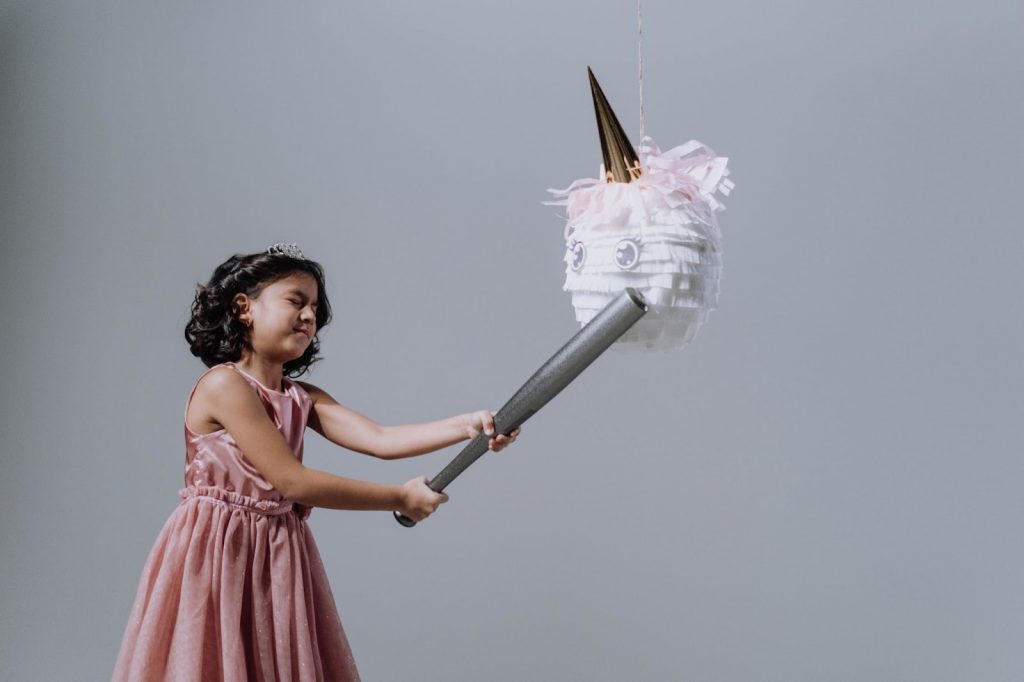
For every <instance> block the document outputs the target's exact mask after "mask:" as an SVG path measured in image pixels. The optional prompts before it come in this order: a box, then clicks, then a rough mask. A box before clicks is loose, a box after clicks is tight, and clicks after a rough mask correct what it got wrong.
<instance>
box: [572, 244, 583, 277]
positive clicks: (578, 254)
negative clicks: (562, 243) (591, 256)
mask: <svg viewBox="0 0 1024 682" xmlns="http://www.w3.org/2000/svg"><path fill="white" fill-rule="evenodd" d="M569 251H570V252H571V253H572V260H571V261H570V266H571V267H572V270H573V272H579V271H580V268H582V267H583V263H584V262H585V261H586V260H587V249H586V247H585V246H583V242H573V243H572V244H570V245H569Z"/></svg>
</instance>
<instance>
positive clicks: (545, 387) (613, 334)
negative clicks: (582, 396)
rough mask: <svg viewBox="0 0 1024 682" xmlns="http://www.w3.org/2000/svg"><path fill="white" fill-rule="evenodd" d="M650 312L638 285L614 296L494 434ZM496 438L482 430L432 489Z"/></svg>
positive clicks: (510, 427) (501, 413)
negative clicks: (492, 438) (491, 439)
mask: <svg viewBox="0 0 1024 682" xmlns="http://www.w3.org/2000/svg"><path fill="white" fill-rule="evenodd" d="M646 312H647V301H645V300H644V297H643V296H642V295H641V294H640V292H639V291H637V290H636V289H633V288H632V287H627V288H626V290H625V291H623V292H622V293H621V294H620V295H619V296H617V297H616V298H614V299H612V301H611V302H610V303H608V305H606V306H605V307H604V308H603V309H602V310H601V311H600V312H598V313H597V315H595V316H594V318H593V319H592V320H591V321H590V322H589V323H587V324H586V325H585V326H584V327H583V328H582V329H580V330H579V331H578V332H576V334H575V335H574V336H573V337H572V338H571V339H569V341H568V342H566V344H565V345H564V346H562V347H561V349H559V351H558V352H557V353H555V354H554V355H552V356H551V358H550V359H549V360H548V361H547V362H545V363H544V364H543V365H541V368H540V369H538V370H537V371H536V372H534V374H533V376H532V377H530V378H529V379H528V380H527V381H526V383H525V384H523V385H522V386H521V387H520V388H519V390H518V391H516V392H515V395H513V396H512V397H511V398H510V399H509V401H508V402H507V403H505V404H504V406H502V408H501V409H500V410H498V411H497V413H495V415H494V432H495V434H498V433H503V434H506V435H508V434H509V433H512V432H513V431H515V430H516V429H517V428H518V427H519V426H520V425H521V424H522V423H523V422H525V421H526V420H527V419H529V418H530V417H532V416H533V415H534V414H535V413H536V412H537V411H538V410H540V408H542V407H544V405H546V404H547V403H548V401H550V400H551V399H552V398H554V397H555V396H556V395H558V394H559V393H560V392H561V391H562V389H563V388H565V387H566V386H568V385H569V384H570V383H572V381H573V379H575V378H576V377H578V376H579V375H580V373H581V372H583V370H585V369H586V368H587V367H588V366H589V365H590V363H592V362H593V361H594V360H596V359H597V358H598V356H600V355H601V353H604V352H605V351H606V350H608V347H609V346H611V345H612V344H613V343H615V341H616V339H618V338H619V337H620V336H622V335H623V334H625V333H626V331H627V330H628V329H629V328H630V327H632V326H633V325H634V324H636V321H637V320H639V319H640V318H641V317H643V316H644V314H645V313H646ZM490 438H491V436H488V435H487V434H486V433H484V432H483V431H481V432H480V433H479V434H477V436H476V437H475V438H473V440H471V441H470V442H469V444H467V445H466V447H465V448H463V450H462V452H460V453H459V454H458V455H456V457H455V459H453V460H452V461H451V462H450V463H449V464H448V466H446V467H445V468H444V469H442V470H441V473H439V474H438V475H437V476H435V477H434V478H433V479H431V481H430V482H429V483H428V484H427V485H428V486H429V487H430V489H431V490H433V491H435V492H441V491H442V490H444V489H445V488H446V487H447V486H448V484H449V483H451V482H452V481H454V480H455V478H456V477H457V476H458V475H459V474H461V473H462V472H463V471H465V470H466V468H467V467H468V466H469V465H470V464H472V463H473V462H475V461H476V460H477V459H479V458H480V456H481V455H483V454H484V453H485V452H487V442H488V440H489V439H490ZM394 514H395V519H396V520H397V521H398V522H399V523H400V524H402V525H403V526H405V527H406V528H412V527H413V526H415V525H416V522H415V521H413V520H412V519H410V518H409V517H408V516H405V515H404V514H402V513H400V512H394Z"/></svg>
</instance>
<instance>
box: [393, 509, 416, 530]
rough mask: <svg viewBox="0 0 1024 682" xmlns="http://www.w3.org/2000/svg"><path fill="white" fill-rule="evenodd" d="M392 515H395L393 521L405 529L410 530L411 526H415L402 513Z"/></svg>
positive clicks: (414, 523) (413, 522)
mask: <svg viewBox="0 0 1024 682" xmlns="http://www.w3.org/2000/svg"><path fill="white" fill-rule="evenodd" d="M394 514H395V521H398V522H399V523H400V524H402V525H403V526H405V527H406V528H412V527H413V526H415V525H416V522H415V521H413V520H412V519H410V518H409V517H408V516H406V515H405V514H403V513H402V512H394Z"/></svg>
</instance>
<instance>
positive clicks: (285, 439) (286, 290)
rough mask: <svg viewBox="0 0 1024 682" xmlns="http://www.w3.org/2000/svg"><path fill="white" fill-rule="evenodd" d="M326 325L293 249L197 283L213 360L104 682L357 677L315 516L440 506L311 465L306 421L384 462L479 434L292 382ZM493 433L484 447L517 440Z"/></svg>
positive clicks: (414, 514) (195, 349) (311, 272)
mask: <svg viewBox="0 0 1024 682" xmlns="http://www.w3.org/2000/svg"><path fill="white" fill-rule="evenodd" d="M330 320H331V308H330V304H329V303H328V300H327V292H326V290H325V286H324V275H323V270H322V269H321V267H320V265H319V264H317V263H315V262H314V261H311V260H307V259H306V258H305V257H304V256H303V255H302V253H301V252H300V251H299V250H298V248H297V247H295V246H294V245H282V244H275V245H274V246H272V247H270V248H269V249H268V250H267V252H265V253H255V254H250V255H247V256H240V255H236V256H232V257H231V258H229V259H228V260H226V261H225V262H224V263H222V264H221V265H220V266H218V267H217V269H216V270H215V271H214V273H213V276H212V277H211V278H210V281H209V282H208V283H207V284H206V286H200V287H198V289H197V293H196V297H195V302H194V303H193V304H192V319H191V320H189V322H188V324H187V325H186V327H185V338H186V339H187V340H188V342H189V346H190V348H191V350H192V353H193V354H194V355H196V356H198V357H199V358H200V359H202V361H203V362H204V363H205V364H206V365H207V366H208V367H210V369H209V370H207V372H206V373H205V374H203V375H202V377H200V379H199V381H198V382H197V384H196V386H195V388H194V389H193V390H192V393H191V395H190V396H189V399H188V401H187V402H186V405H185V488H184V489H183V490H182V491H181V492H180V493H179V495H180V496H181V497H182V502H181V504H180V505H179V506H178V508H177V509H175V511H174V513H172V514H171V517H170V519H168V521H167V523H166V524H165V525H164V527H163V530H162V531H161V532H160V535H159V537H158V538H157V540H156V543H155V545H154V546H153V549H152V551H151V552H150V554H149V559H148V560H147V561H146V565H145V568H144V569H143V571H142V580H141V581H140V583H139V589H138V592H137V594H136V597H135V604H134V606H133V607H132V611H131V617H130V619H129V622H128V626H127V628H126V629H125V634H124V640H123V642H122V644H121V651H120V654H119V655H118V658H117V664H116V667H115V669H114V679H115V680H165V679H166V680H203V681H204V682H208V681H211V680H268V681H269V680H282V681H283V680H295V681H298V680H303V681H305V680H332V681H334V680H358V679H359V674H358V672H357V671H356V666H355V663H354V662H353V660H352V654H351V652H350V651H349V646H348V641H347V639H346V638H345V632H344V630H343V629H342V626H341V621H340V620H339V619H338V613H337V610H336V608H335V605H334V598H333V596H332V595H331V588H330V586H329V585H328V583H327V574H326V573H325V571H324V568H323V564H322V563H321V561H320V555H319V553H318V551H317V547H316V544H315V543H314V542H313V536H312V534H311V532H310V530H309V527H308V526H307V525H306V522H305V521H306V518H307V517H308V516H309V513H310V509H311V508H312V507H327V508H329V509H367V510H381V511H391V510H397V511H400V512H401V513H403V514H405V515H406V516H408V517H411V518H412V519H415V520H417V521H422V520H423V519H425V518H426V517H427V516H429V515H430V514H432V513H433V512H435V511H436V510H437V508H438V506H439V505H440V504H442V503H443V502H445V501H447V500H448V496H447V495H445V494H443V493H436V492H434V491H432V490H431V489H430V488H429V487H428V486H427V484H426V477H425V476H420V477H419V478H416V479H413V480H411V481H408V482H407V483H405V484H404V485H381V484H376V483H368V482H364V481H356V480H352V479H348V478H342V477H341V476H335V475H333V474H329V473H326V472H323V471H316V470H313V469H308V468H306V467H305V466H303V464H302V436H303V432H304V431H305V428H306V426H307V425H308V426H310V427H311V428H313V430H315V431H316V432H318V433H320V434H321V435H322V436H324V437H325V438H327V439H328V440H330V441H333V442H334V443H337V444H338V445H341V446H343V447H346V448H348V449H350V450H355V451H357V452H360V453H364V454H367V455H371V456H374V457H379V458H381V459H400V458H403V457H412V456H415V455H422V454H424V453H427V452H432V451H434V450H437V449H439V448H443V447H446V446H448V445H452V444H453V443H457V442H459V441H461V440H464V439H467V438H473V437H475V436H476V435H477V434H478V433H479V432H480V431H481V430H484V431H485V432H486V433H488V434H493V431H494V418H493V415H492V413H491V412H490V411H488V410H480V411H477V412H473V413H471V414H463V415H458V416H455V417H451V418H448V419H442V420H440V421H435V422H430V423H426V424H410V425H406V426H390V427H388V426H381V425H379V424H377V423H375V422H374V421H372V420H370V419H368V418H367V417H364V416H363V415H361V414H358V413H356V412H354V411H353V410H350V409H348V408H347V407H344V406H343V405H341V404H339V403H338V402H336V401H335V400H334V399H333V398H331V396H330V395H328V394H327V393H326V392H325V391H323V390H321V389H319V388H317V387H316V386H313V385H312V384H309V383H305V382H300V381H294V380H292V379H291V378H289V377H297V376H299V375H301V374H303V373H304V372H305V371H306V370H307V369H308V368H309V366H310V365H311V364H313V363H314V362H315V361H316V360H318V359H319V358H318V353H319V350H320V344H319V342H318V340H317V334H318V332H319V331H320V330H322V329H323V328H324V327H325V326H326V325H327V324H328V322H330ZM518 433H519V429H516V430H515V431H514V432H512V433H511V434H509V435H507V436H505V435H500V434H499V435H495V436H494V437H492V438H491V439H490V441H489V443H490V449H491V450H494V451H498V450H501V449H502V448H504V447H505V446H506V445H508V444H509V443H511V442H512V441H514V440H515V439H516V436H517V435H518Z"/></svg>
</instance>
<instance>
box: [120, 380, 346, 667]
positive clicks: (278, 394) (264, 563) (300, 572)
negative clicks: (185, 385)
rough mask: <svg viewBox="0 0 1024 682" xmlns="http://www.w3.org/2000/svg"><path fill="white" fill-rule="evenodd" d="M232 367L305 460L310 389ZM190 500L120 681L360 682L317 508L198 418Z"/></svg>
mask: <svg viewBox="0 0 1024 682" xmlns="http://www.w3.org/2000/svg"><path fill="white" fill-rule="evenodd" d="M224 364H225V365H227V366H229V367H232V368H234V369H235V370H236V371H238V372H239V373H240V374H242V376H243V377H245V379H246V380H247V381H248V382H249V383H250V384H251V385H252V386H253V388H255V389H256V392H257V393H258V394H259V396H260V400H261V401H262V402H263V405H264V407H265V408H266V410H267V414H268V415H269V416H270V418H271V419H272V420H273V421H274V424H275V425H276V426H277V428H278V429H279V430H280V431H281V433H282V434H284V437H285V438H286V439H287V441H288V444H289V445H290V446H291V449H292V452H294V453H295V457H296V458H298V459H299V460H301V459H302V436H303V432H304V431H305V428H306V418H307V417H308V415H309V410H310V407H311V406H312V400H311V399H310V397H309V394H308V393H306V392H305V391H304V390H303V389H302V387H301V386H299V385H298V384H297V383H295V382H294V381H290V380H289V379H287V378H285V379H283V383H282V386H281V388H282V389H284V390H283V391H274V390H272V389H270V388H267V387H266V386H264V385H262V384H261V383H259V382H258V381H256V379H254V378H253V377H251V376H249V375H248V374H246V373H244V372H242V370H241V369H239V368H238V367H235V366H234V365H233V364H232V363H230V362H228V363H224ZM211 369H212V368H211ZM204 376H205V375H204ZM196 383H197V385H198V382H196ZM194 393H195V388H193V389H192V394H194ZM192 394H190V395H189V398H188V402H191V400H192ZM185 410H186V414H187V412H188V403H186V406H185ZM179 495H180V496H181V498H182V502H181V504H180V505H179V506H178V507H177V509H175V510H174V512H173V513H172V514H171V517H170V518H169V519H168V520H167V523H166V524H164V527H163V530H161V532H160V535H159V537H157V540H156V543H155V544H154V545H153V549H152V551H150V553H149V558H148V559H147V560H146V566H145V568H143V570H142V579H141V581H140V583H139V589H138V592H137V593H136V595H135V604H134V606H133V607H132V611H131V617H130V619H129V621H128V626H127V628H126V629H125V633H124V640H123V641H122V644H121V652H120V654H119V655H118V657H117V664H116V667H115V668H114V680H133V681H134V680H203V682H213V681H220V680H239V681H243V680H261V681H267V682H269V681H271V680H276V681H279V682H285V681H289V680H291V681H296V682H297V681H299V680H303V681H304V680H332V681H334V680H358V679H359V673H358V672H357V671H356V666H355V662H354V661H353V659H352V654H351V652H350V650H349V646H348V640H347V639H346V637H345V631H344V630H343V629H342V627H341V621H340V620H339V618H338V612H337V609H336V608H335V605H334V597H333V596H332V595H331V588H330V586H329V585H328V583H327V574H326V573H325V572H324V567H323V564H322V563H321V561H320V554H319V552H318V551H317V548H316V543H314V542H313V535H312V533H311V532H310V530H309V527H308V526H307V525H306V521H305V519H306V517H308V516H309V511H310V510H309V508H308V507H303V506H301V505H298V504H295V503H293V502H289V501H288V500H285V499H284V498H283V497H282V496H281V494H280V493H279V492H277V491H276V490H275V489H274V488H273V486H271V485H270V483H268V482H267V480H266V479H264V478H263V477H262V476H261V475H260V473H259V472H258V471H257V470H256V469H255V467H253V466H252V465H251V464H250V463H249V462H248V460H246V458H245V456H244V455H243V454H242V452H241V450H239V448H238V445H237V444H236V443H235V440H234V439H233V438H232V437H231V436H230V435H229V434H228V433H227V431H225V430H223V429H221V430H220V431H214V432H213V433H208V434H197V433H194V432H192V430H191V429H189V428H188V425H187V424H186V425H185V488H184V489H183V490H182V491H181V492H180V493H179Z"/></svg>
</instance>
